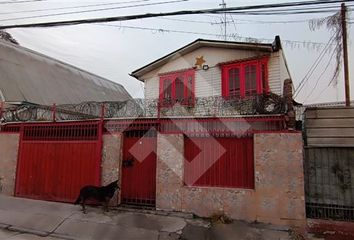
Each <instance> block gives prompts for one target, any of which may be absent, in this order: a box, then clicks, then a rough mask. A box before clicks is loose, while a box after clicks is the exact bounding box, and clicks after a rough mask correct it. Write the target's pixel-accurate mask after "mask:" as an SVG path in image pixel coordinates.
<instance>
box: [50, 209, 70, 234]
mask: <svg viewBox="0 0 354 240" xmlns="http://www.w3.org/2000/svg"><path fill="white" fill-rule="evenodd" d="M74 214H76V212H72V213H71V214H70V215H69V216H67V217H66V218H64V219H63V220H62V221H61V222H60V223H59V224H58V226H56V227H55V228H54V229H53V230H52V231H50V232H49V233H48V235H47V236H49V235H51V234H53V233H55V231H56V230H57V229H58V228H59V227H60V226H61V225H63V223H64V222H65V221H66V220H68V219H69V218H71V217H72V216H73V215H74Z"/></svg>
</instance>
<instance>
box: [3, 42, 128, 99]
mask: <svg viewBox="0 0 354 240" xmlns="http://www.w3.org/2000/svg"><path fill="white" fill-rule="evenodd" d="M129 98H131V96H130V95H129V93H128V92H127V91H126V90H125V89H124V87H123V86H122V85H120V84H118V83H115V82H112V81H109V80H107V79H104V78H102V77H99V76H97V75H94V74H92V73H89V72H87V71H84V70H82V69H79V68H77V67H74V66H72V65H69V64H67V63H64V62H61V61H58V60H56V59H53V58H50V57H48V56H45V55H43V54H40V53H38V52H35V51H32V50H30V49H27V48H24V47H21V46H18V45H15V44H11V43H8V42H5V41H2V40H0V101H7V102H31V103H36V104H44V105H49V104H53V103H57V104H70V103H80V102H85V101H100V102H103V101H120V100H126V99H129Z"/></svg>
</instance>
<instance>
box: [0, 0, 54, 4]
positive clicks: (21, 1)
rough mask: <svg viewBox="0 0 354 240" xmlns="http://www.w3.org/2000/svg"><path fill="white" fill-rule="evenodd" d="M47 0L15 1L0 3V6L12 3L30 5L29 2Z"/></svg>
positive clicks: (43, 0)
mask: <svg viewBox="0 0 354 240" xmlns="http://www.w3.org/2000/svg"><path fill="white" fill-rule="evenodd" d="M45 1H48V0H26V1H16V2H8V1H7V2H0V4H12V3H31V2H45Z"/></svg>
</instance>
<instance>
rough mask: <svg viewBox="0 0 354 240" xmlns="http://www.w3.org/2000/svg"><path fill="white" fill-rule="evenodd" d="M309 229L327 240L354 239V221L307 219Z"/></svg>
mask: <svg viewBox="0 0 354 240" xmlns="http://www.w3.org/2000/svg"><path fill="white" fill-rule="evenodd" d="M307 226H308V231H309V232H310V233H313V234H318V235H320V236H321V237H323V239H326V240H350V239H354V222H340V221H333V220H320V219H307Z"/></svg>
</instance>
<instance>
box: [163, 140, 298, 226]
mask: <svg viewBox="0 0 354 240" xmlns="http://www.w3.org/2000/svg"><path fill="white" fill-rule="evenodd" d="M157 141H158V149H157V153H158V154H157V155H158V160H157V186H156V192H157V194H156V196H157V199H156V207H157V208H158V209H163V210H176V211H184V212H193V213H195V214H197V215H199V216H203V217H208V216H211V215H213V214H218V213H221V212H223V213H225V214H226V215H228V216H230V217H232V218H234V219H240V220H246V221H260V222H265V223H272V224H276V225H285V226H299V227H303V226H304V224H305V199H304V178H303V165H302V160H303V156H302V139H301V134H300V133H291V134H288V133H274V134H255V136H254V158H255V159H254V161H255V189H254V190H246V189H231V188H206V187H186V186H184V184H183V160H184V157H183V152H184V149H183V146H184V144H183V141H184V140H183V135H182V134H175V135H164V134H159V135H158V140H157Z"/></svg>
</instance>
